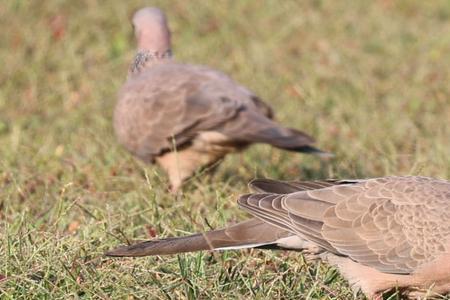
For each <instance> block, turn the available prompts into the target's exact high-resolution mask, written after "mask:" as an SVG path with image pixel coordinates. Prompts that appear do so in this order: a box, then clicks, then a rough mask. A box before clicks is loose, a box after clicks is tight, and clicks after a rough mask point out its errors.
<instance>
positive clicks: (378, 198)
mask: <svg viewBox="0 0 450 300" xmlns="http://www.w3.org/2000/svg"><path fill="white" fill-rule="evenodd" d="M250 187H251V188H252V189H253V190H254V191H255V193H252V194H248V195H244V196H241V197H240V198H239V200H238V203H239V205H240V206H241V207H242V208H244V209H245V210H247V211H248V212H250V213H251V214H252V215H254V216H255V217H256V218H253V219H251V220H249V221H246V222H242V223H239V224H236V225H234V226H231V227H228V228H225V229H221V230H215V231H210V232H206V233H203V234H195V235H191V236H187V237H179V238H168V239H162V240H153V241H146V242H142V243H138V244H135V245H131V246H123V247H120V248H117V249H116V250H112V251H110V252H108V253H107V254H106V255H109V256H146V255H164V254H175V253H181V252H189V251H199V250H223V249H239V248H251V247H255V248H258V247H263V248H266V249H267V248H285V249H304V250H308V251H309V252H312V253H316V254H318V255H319V257H320V258H322V259H324V260H327V261H328V262H329V263H330V264H332V265H335V266H337V267H338V269H339V270H340V272H341V273H342V275H343V276H344V277H345V278H346V279H347V280H348V281H349V283H350V284H351V285H352V287H353V288H354V289H355V290H359V289H361V290H362V291H363V292H364V293H365V294H366V295H367V296H368V297H379V296H380V295H381V294H382V293H383V292H384V291H387V290H389V289H392V288H394V287H398V288H400V289H401V290H404V291H405V293H406V294H407V295H408V294H409V295H410V296H412V295H416V296H417V295H419V294H420V293H421V292H423V291H424V290H427V289H430V290H431V291H432V292H433V293H439V294H440V293H447V292H449V291H450V182H449V181H445V180H438V179H433V178H427V177H414V176H411V177H409V176H408V177H383V178H375V179H364V180H344V181H335V180H328V181H299V182H280V181H272V180H266V179H260V180H254V181H253V182H251V183H250ZM413 293H414V294H413ZM418 293H419V294H418Z"/></svg>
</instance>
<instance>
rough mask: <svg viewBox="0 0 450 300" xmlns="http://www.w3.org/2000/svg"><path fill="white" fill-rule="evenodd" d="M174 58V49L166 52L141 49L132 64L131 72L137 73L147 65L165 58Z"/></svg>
mask: <svg viewBox="0 0 450 300" xmlns="http://www.w3.org/2000/svg"><path fill="white" fill-rule="evenodd" d="M171 58H172V50H170V49H167V50H166V51H164V52H158V51H149V50H140V51H139V52H138V53H137V54H136V56H135V57H134V61H133V63H132V64H131V66H130V74H137V73H139V72H141V71H142V69H144V68H145V67H146V66H148V65H151V64H153V63H156V62H161V61H163V60H170V59H171Z"/></svg>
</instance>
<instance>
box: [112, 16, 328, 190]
mask: <svg viewBox="0 0 450 300" xmlns="http://www.w3.org/2000/svg"><path fill="white" fill-rule="evenodd" d="M133 25H134V30H135V35H136V39H137V45H138V53H137V55H136V57H135V60H134V62H133V63H132V65H131V68H130V70H129V75H128V80H127V81H126V83H125V84H124V85H123V87H122V89H121V90H120V92H119V97H118V98H119V99H118V103H117V106H116V108H115V112H114V129H115V132H116V135H117V138H118V140H119V142H120V143H121V144H122V145H124V146H125V147H126V148H127V149H128V150H129V151H130V152H131V153H132V154H134V155H136V156H137V157H139V158H141V159H142V160H144V161H146V162H152V163H153V162H156V163H158V164H159V165H160V166H161V167H162V168H163V169H164V170H165V171H166V172H167V173H168V176H169V179H170V183H171V188H172V190H173V191H176V190H177V189H178V188H180V186H181V185H182V183H183V182H184V181H185V180H186V179H188V178H189V177H191V176H192V175H193V174H194V172H195V171H196V170H198V169H199V168H202V167H206V166H210V165H213V164H215V163H216V162H218V161H219V160H220V159H221V158H223V157H224V156H225V155H226V154H227V153H230V152H235V151H238V150H242V149H244V148H245V147H247V146H248V145H250V144H252V143H267V144H270V145H273V146H275V147H278V148H281V149H286V150H291V151H298V152H305V153H316V154H319V155H324V156H327V153H324V152H322V151H320V150H318V149H316V148H314V147H313V146H312V145H313V143H314V139H313V138H312V137H310V136H309V135H307V134H305V133H303V132H301V131H298V130H296V129H291V128H286V127H283V126H281V125H279V124H278V123H276V122H275V121H274V120H273V112H272V109H271V108H270V107H269V106H268V105H267V104H265V103H264V102H263V101H262V100H260V99H259V98H258V97H257V96H256V95H255V94H253V93H252V92H251V91H249V90H248V89H246V88H245V87H243V86H241V85H239V84H238V83H236V82H235V81H233V80H232V79H231V78H230V77H228V76H227V75H225V74H223V73H222V72H219V71H216V70H213V69H210V68H208V67H205V66H198V65H189V64H180V63H177V62H175V61H174V60H173V59H172V52H171V45H170V31H169V28H168V25H167V20H166V17H165V15H164V13H163V12H162V11H161V10H159V9H157V8H143V9H141V10H139V11H137V12H136V13H135V14H134V17H133Z"/></svg>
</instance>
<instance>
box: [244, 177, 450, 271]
mask: <svg viewBox="0 0 450 300" xmlns="http://www.w3.org/2000/svg"><path fill="white" fill-rule="evenodd" d="M252 187H256V189H260V190H272V191H277V192H280V191H283V190H287V191H292V190H293V189H294V187H293V185H292V184H291V183H285V182H281V183H280V184H279V186H277V183H276V182H274V181H265V180H263V181H255V182H254V183H252ZM308 187H309V186H308V185H305V184H303V185H300V186H299V189H302V191H300V192H296V193H291V194H288V195H278V196H272V197H271V196H268V195H267V194H264V196H263V197H258V196H256V195H257V194H256V195H250V196H246V197H244V198H241V199H239V201H238V202H239V204H240V205H241V206H242V207H243V208H245V209H246V210H248V211H249V212H250V213H252V214H254V215H255V216H257V217H259V218H261V219H263V220H264V221H266V222H268V223H271V224H274V225H276V226H280V227H282V228H285V229H286V230H289V231H291V232H293V233H297V234H300V235H301V236H303V237H306V238H308V239H310V240H311V241H313V242H315V243H317V244H318V245H319V246H322V247H323V248H325V249H327V250H329V251H332V252H334V253H336V254H340V255H346V256H349V257H350V258H352V259H353V260H355V261H357V262H360V263H362V264H364V265H367V266H370V267H374V268H376V269H378V270H379V271H382V272H387V273H399V274H407V273H411V272H412V271H413V270H415V269H416V268H417V267H418V266H420V265H422V264H424V263H426V262H429V261H432V260H433V259H435V258H436V257H438V256H439V255H440V254H442V253H444V252H445V251H449V249H446V248H445V247H446V245H448V237H449V236H450V213H449V211H450V183H449V182H446V181H439V180H434V179H430V178H423V177H385V178H378V179H370V180H360V181H356V182H350V181H349V182H344V183H343V184H340V185H338V184H335V185H332V186H328V187H325V188H319V189H308ZM274 195H276V194H274ZM247 198H250V199H251V201H249V202H248V201H246V199H247ZM271 202H272V205H270V204H271ZM280 202H281V203H280Z"/></svg>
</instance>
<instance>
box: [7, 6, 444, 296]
mask: <svg viewBox="0 0 450 300" xmlns="http://www.w3.org/2000/svg"><path fill="white" fill-rule="evenodd" d="M148 4H151V5H157V6H159V7H161V8H162V9H164V10H165V11H166V12H167V15H168V17H169V23H170V26H171V28H172V32H173V39H174V47H173V48H174V53H175V55H176V58H177V59H178V60H180V61H185V62H191V63H199V64H206V65H209V66H212V67H215V68H217V69H220V70H223V71H225V72H227V73H229V74H230V75H232V77H233V78H235V79H236V80H237V81H239V82H241V83H243V84H244V85H246V86H248V87H249V88H251V89H252V90H254V91H255V92H256V93H257V94H258V95H260V96H261V97H262V98H263V99H264V100H265V101H266V102H267V103H269V104H271V105H272V106H273V107H275V108H276V111H277V114H276V115H277V119H278V120H280V122H282V123H284V124H286V125H289V126H292V127H296V128H300V129H302V130H304V131H306V132H308V133H310V134H312V135H313V136H315V137H316V138H317V141H318V146H320V148H322V149H325V150H328V151H332V152H334V153H335V154H336V158H335V159H333V160H331V161H329V162H322V161H320V160H319V159H317V158H316V157H311V156H307V155H300V154H297V153H291V152H283V151H280V150H277V149H273V148H270V147H268V146H264V145H256V146H253V147H251V148H250V149H249V150H248V151H246V152H245V153H243V154H241V155H239V154H236V155H231V156H229V157H227V158H226V159H225V161H224V162H223V164H222V165H221V166H220V167H219V168H218V170H217V172H216V173H215V174H214V176H211V177H210V176H205V174H199V175H198V176H197V177H196V178H193V179H192V180H191V181H190V182H189V184H188V185H187V186H186V188H185V190H184V194H183V195H182V196H180V197H174V196H173V195H171V194H169V193H168V192H167V178H166V177H165V175H164V173H163V172H162V171H161V170H160V169H158V168H157V167H154V166H149V165H145V164H144V163H142V162H140V161H138V160H136V159H134V158H133V157H131V155H130V154H129V153H127V152H126V151H125V150H124V149H123V148H122V147H120V146H119V145H118V144H117V142H116V140H115V137H114V134H113V129H112V121H111V119H112V111H113V108H114V105H115V102H116V92H117V90H118V88H119V87H120V85H121V84H122V83H123V81H124V80H125V78H126V72H127V68H128V65H129V63H130V61H131V59H132V58H133V55H134V53H135V48H134V40H133V35H132V27H131V25H130V18H131V15H132V13H133V11H134V10H135V9H136V8H140V7H142V6H145V5H148ZM0 28H2V30H1V31H0V62H1V64H2V66H1V69H0V241H1V242H0V261H1V264H0V295H1V296H0V298H1V299H90V298H99V299H124V298H125V299H134V298H139V299H140V298H151V299H179V298H188V299H217V298H219V297H220V298H223V299H249V298H253V299H277V298H278V299H279V298H282V299H293V298H296V299H364V297H363V296H362V295H361V294H357V295H354V294H353V292H352V291H351V289H350V288H349V286H348V284H347V283H346V281H345V280H343V279H342V278H341V277H340V275H339V274H338V273H337V271H336V270H335V269H333V268H330V267H328V266H327V265H325V264H322V263H320V262H316V261H308V260H306V258H305V257H304V256H302V254H301V253H298V252H282V251H278V252H271V251H263V250H243V251H225V252H217V253H210V252H199V253H194V254H183V255H178V256H164V257H154V258H138V259H110V258H105V257H103V253H104V251H106V250H108V249H111V248H113V247H115V246H117V245H119V244H123V243H126V241H127V240H133V239H146V238H151V237H153V236H155V235H156V236H158V237H168V236H180V235H184V234H188V233H192V232H197V231H203V230H208V229H209V228H219V227H222V226H224V225H225V224H227V223H230V222H236V221H238V220H242V219H244V218H246V214H245V213H244V212H241V211H239V209H238V208H237V205H236V204H235V200H236V197H237V195H239V194H241V193H245V192H247V191H248V190H247V186H246V183H247V182H248V181H249V180H250V179H252V178H255V177H269V178H275V179H299V178H301V179H316V178H361V177H373V176H383V175H388V174H397V175H405V174H414V175H426V176H433V177H439V178H450V155H449V149H450V138H449V137H450V124H449V121H450V85H449V82H450V2H449V1H446V0H443V1H419V0H414V1H406V0H405V1H390V0H379V1H355V2H352V3H350V2H347V1H320V0H316V1H275V0H267V1H258V0H246V1H201V0H196V1H163V0H161V1H151V3H150V1H137V0H133V1H108V2H106V1H96V0H80V1H68V0H67V1H63V0H46V1H25V0H4V1H1V2H0ZM391 298H392V299H397V296H396V295H393V296H392V297H391Z"/></svg>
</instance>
